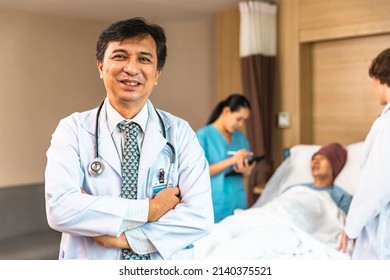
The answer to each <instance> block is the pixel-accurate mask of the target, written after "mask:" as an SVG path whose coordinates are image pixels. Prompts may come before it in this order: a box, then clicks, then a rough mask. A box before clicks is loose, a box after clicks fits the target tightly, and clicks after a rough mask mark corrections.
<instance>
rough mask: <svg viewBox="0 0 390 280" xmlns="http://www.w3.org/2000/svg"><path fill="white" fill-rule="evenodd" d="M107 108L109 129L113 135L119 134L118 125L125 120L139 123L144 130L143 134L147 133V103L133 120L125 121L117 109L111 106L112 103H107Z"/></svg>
mask: <svg viewBox="0 0 390 280" xmlns="http://www.w3.org/2000/svg"><path fill="white" fill-rule="evenodd" d="M106 104H107V105H106V108H107V122H108V128H109V129H110V133H111V135H112V134H113V133H114V132H115V131H118V132H119V128H118V126H117V125H118V123H120V122H122V121H123V120H126V121H131V122H135V123H137V124H138V125H139V126H140V127H141V130H142V133H145V128H146V123H147V121H148V106H147V103H145V105H144V107H142V109H141V111H140V112H139V113H138V114H137V115H136V116H135V117H134V118H132V119H129V120H128V119H125V118H124V117H122V116H121V115H120V114H119V113H118V112H117V111H116V110H115V109H114V107H112V106H111V104H110V102H108V100H107V102H106Z"/></svg>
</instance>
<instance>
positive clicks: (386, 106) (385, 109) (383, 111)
mask: <svg viewBox="0 0 390 280" xmlns="http://www.w3.org/2000/svg"><path fill="white" fill-rule="evenodd" d="M389 109H390V103H387V104H386V105H385V107H384V108H383V110H382V113H381V114H380V115H379V116H382V115H383V114H384V113H386V112H387V111H388V110H389Z"/></svg>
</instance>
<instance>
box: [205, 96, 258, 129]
mask: <svg viewBox="0 0 390 280" xmlns="http://www.w3.org/2000/svg"><path fill="white" fill-rule="evenodd" d="M225 107H229V108H230V111H231V112H237V111H238V110H240V109H241V108H248V109H249V110H250V109H251V104H250V103H249V100H248V99H247V98H246V97H245V96H243V95H242V94H239V93H233V94H231V95H229V96H228V97H227V98H226V99H225V100H222V101H221V102H219V103H218V104H217V106H215V108H214V110H213V112H212V113H211V116H210V118H209V120H208V122H207V124H211V123H213V122H215V121H216V120H217V119H218V117H219V116H220V115H221V113H222V111H223V109H224V108H225Z"/></svg>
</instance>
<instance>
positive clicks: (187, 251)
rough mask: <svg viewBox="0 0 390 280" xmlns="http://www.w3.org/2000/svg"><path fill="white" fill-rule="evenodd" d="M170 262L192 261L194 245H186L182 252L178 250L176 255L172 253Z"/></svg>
mask: <svg viewBox="0 0 390 280" xmlns="http://www.w3.org/2000/svg"><path fill="white" fill-rule="evenodd" d="M170 259H171V260H192V259H194V245H192V244H191V245H188V246H187V247H186V248H184V249H183V250H180V251H179V252H177V253H174V254H173V255H172V256H171V257H170Z"/></svg>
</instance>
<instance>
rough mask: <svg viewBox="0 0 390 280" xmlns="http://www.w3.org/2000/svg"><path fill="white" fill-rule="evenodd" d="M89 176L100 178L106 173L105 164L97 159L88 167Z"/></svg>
mask: <svg viewBox="0 0 390 280" xmlns="http://www.w3.org/2000/svg"><path fill="white" fill-rule="evenodd" d="M88 171H89V174H91V175H92V176H98V175H100V174H102V173H103V171H104V164H103V163H102V162H101V161H100V160H98V159H95V160H94V161H93V162H92V163H91V164H90V165H89V167H88Z"/></svg>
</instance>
